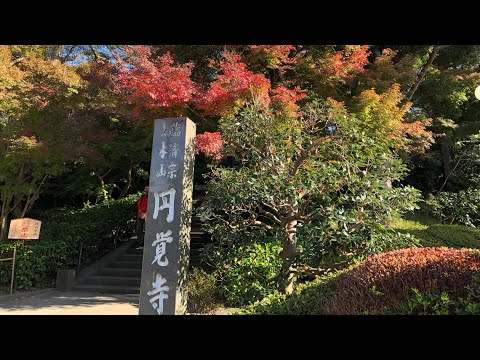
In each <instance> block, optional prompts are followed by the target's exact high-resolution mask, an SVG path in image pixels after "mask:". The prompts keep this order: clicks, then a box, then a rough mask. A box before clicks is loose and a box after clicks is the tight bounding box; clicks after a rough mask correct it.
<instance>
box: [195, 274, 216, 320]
mask: <svg viewBox="0 0 480 360" xmlns="http://www.w3.org/2000/svg"><path fill="white" fill-rule="evenodd" d="M217 294H218V289H217V279H216V278H215V275H214V274H212V273H210V274H209V273H207V272H206V271H205V270H203V269H201V268H199V267H196V268H194V269H193V270H192V272H190V273H189V275H188V282H187V296H188V297H187V299H188V302H187V307H188V312H190V313H200V314H208V313H210V312H212V311H213V310H214V309H215V308H216V307H217V304H218V299H217Z"/></svg>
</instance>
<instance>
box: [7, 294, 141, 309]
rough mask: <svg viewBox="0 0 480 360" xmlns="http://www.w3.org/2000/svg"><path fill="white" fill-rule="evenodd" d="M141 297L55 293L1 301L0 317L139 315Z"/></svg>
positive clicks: (135, 295)
mask: <svg viewBox="0 0 480 360" xmlns="http://www.w3.org/2000/svg"><path fill="white" fill-rule="evenodd" d="M138 300H139V297H138V294H99V293H93V292H83V291H68V292H61V291H57V290H52V291H48V292H44V293H42V294H38V295H35V296H30V297H25V298H20V299H17V300H8V301H1V299H0V315H138Z"/></svg>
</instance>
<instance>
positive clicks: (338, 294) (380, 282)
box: [325, 247, 480, 315]
mask: <svg viewBox="0 0 480 360" xmlns="http://www.w3.org/2000/svg"><path fill="white" fill-rule="evenodd" d="M479 270H480V253H479V252H476V251H472V250H459V249H451V248H445V247H437V248H408V249H401V250H395V251H391V252H388V253H383V254H378V255H374V256H371V257H369V258H367V259H366V260H365V261H363V262H361V263H360V264H359V265H358V266H355V267H353V268H352V269H351V270H349V271H346V272H344V273H342V274H341V275H340V276H338V277H337V278H336V279H335V281H334V291H333V293H332V295H331V296H330V297H329V299H328V301H327V302H326V305H325V313H327V314H343V315H356V314H362V313H366V312H367V313H371V312H382V311H384V310H386V309H391V310H392V309H393V310H395V309H398V308H399V307H400V306H401V304H402V303H404V302H405V301H406V300H407V299H408V298H410V296H411V291H412V289H414V288H416V289H418V290H419V291H420V292H422V293H430V294H441V293H442V292H445V293H446V294H448V295H449V296H450V297H452V298H459V297H462V296H465V295H466V294H467V287H468V286H469V284H470V282H471V278H472V275H474V274H475V273H477V272H478V271H479Z"/></svg>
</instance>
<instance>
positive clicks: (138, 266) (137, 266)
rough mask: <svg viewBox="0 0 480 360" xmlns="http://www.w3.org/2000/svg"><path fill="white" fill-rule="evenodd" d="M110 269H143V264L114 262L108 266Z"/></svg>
mask: <svg viewBox="0 0 480 360" xmlns="http://www.w3.org/2000/svg"><path fill="white" fill-rule="evenodd" d="M108 267H113V268H124V269H141V268H142V262H141V261H140V262H138V261H122V260H114V261H112V262H111V263H110V264H109V265H108Z"/></svg>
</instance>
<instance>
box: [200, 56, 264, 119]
mask: <svg viewBox="0 0 480 360" xmlns="http://www.w3.org/2000/svg"><path fill="white" fill-rule="evenodd" d="M212 65H213V66H214V67H216V70H217V72H218V73H217V75H216V79H215V80H214V81H213V82H212V83H211V84H210V85H209V87H208V89H207V90H205V91H203V92H202V93H201V94H200V96H199V97H198V99H197V106H198V108H199V109H201V110H203V111H204V112H205V113H206V114H216V115H227V114H229V113H231V112H232V111H233V110H234V108H235V106H238V105H241V104H243V103H245V102H247V101H249V100H255V101H259V102H261V103H264V104H266V105H268V103H269V102H270V98H269V96H268V90H269V89H270V81H269V80H268V79H267V78H265V76H263V75H261V74H254V73H253V72H252V71H250V70H248V69H247V65H246V64H245V63H243V62H241V57H240V55H237V54H234V53H230V52H225V53H224V54H223V56H222V58H221V59H220V61H218V62H212Z"/></svg>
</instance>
